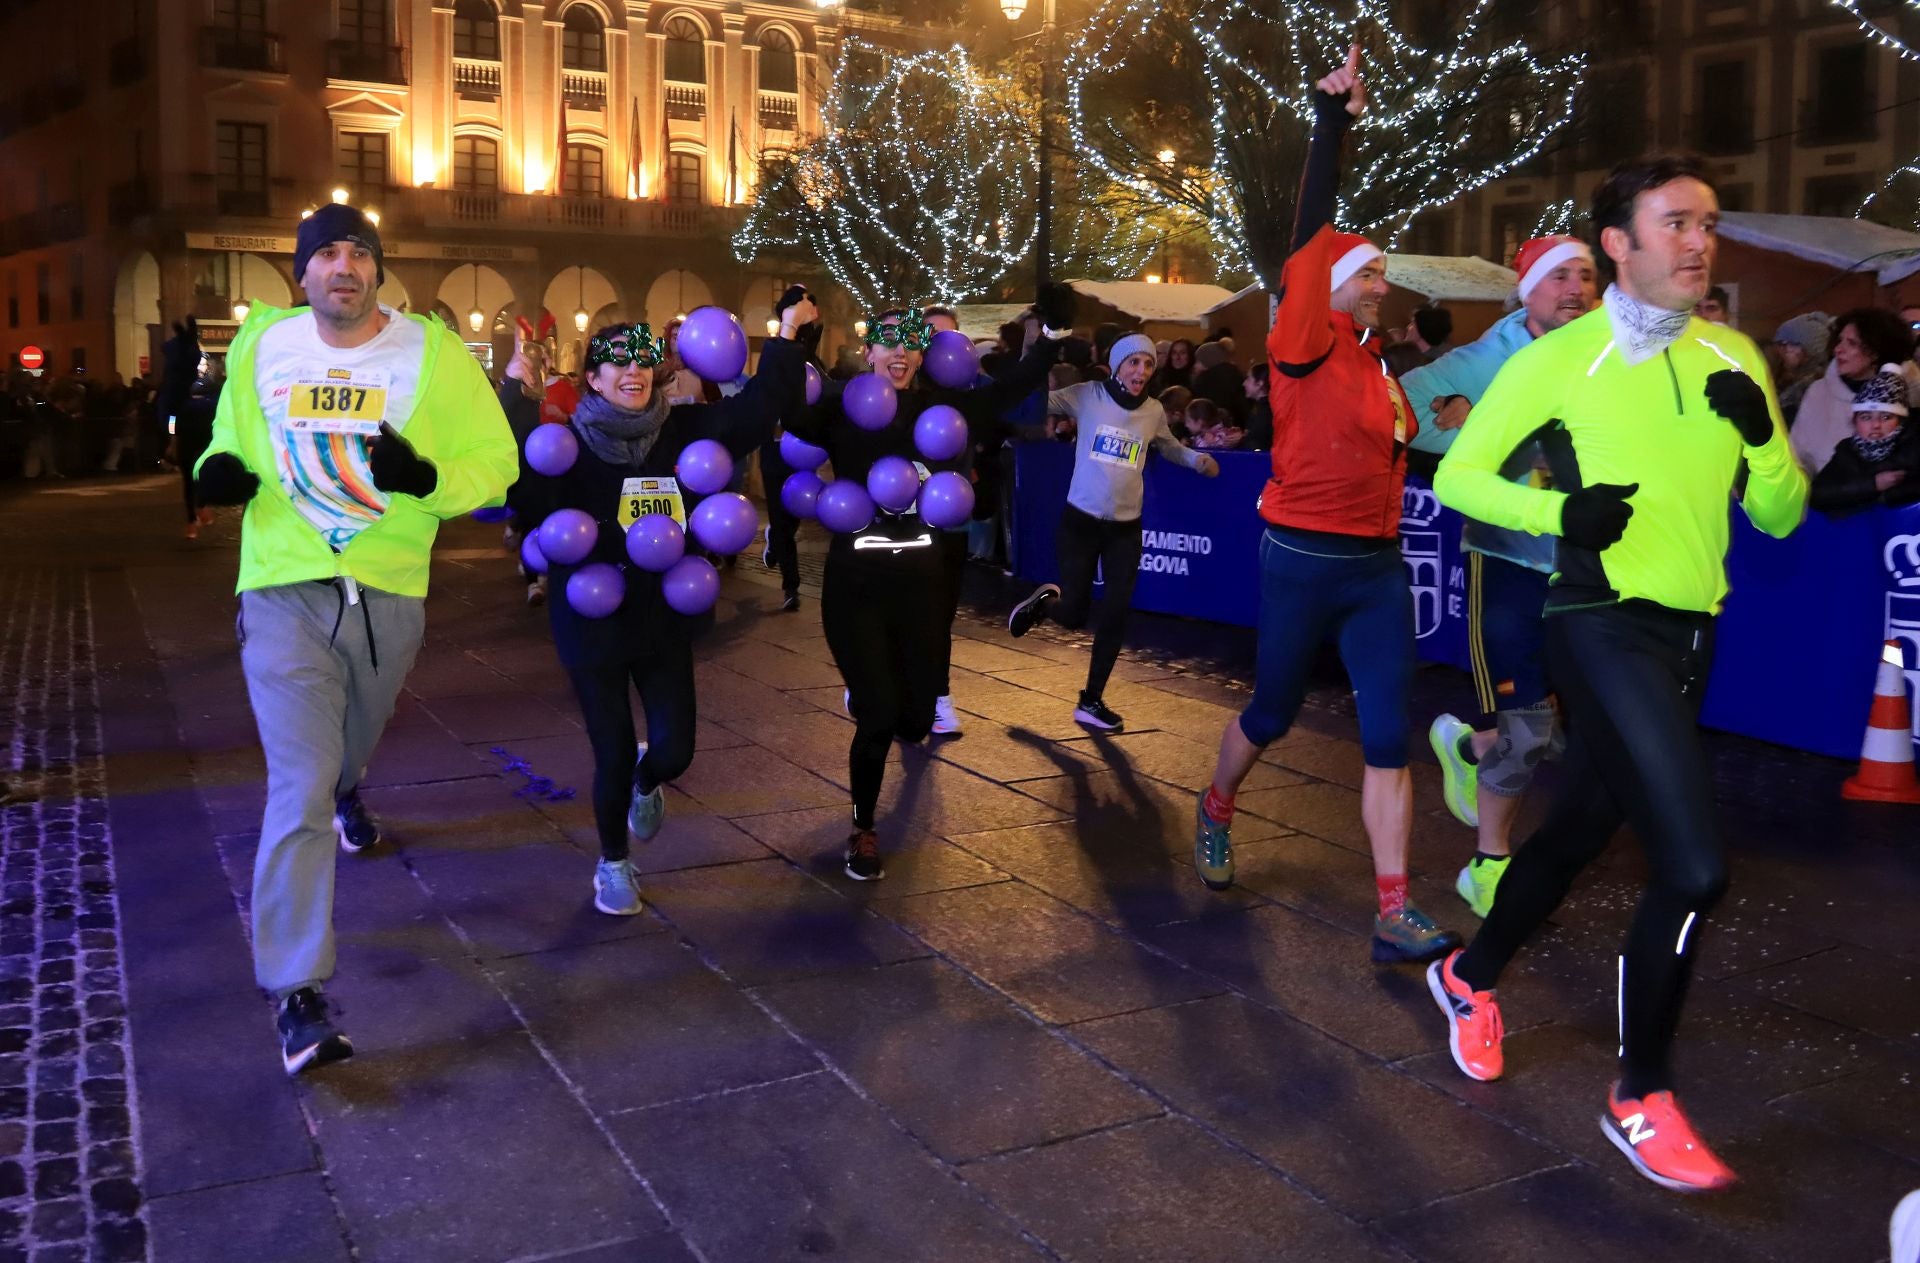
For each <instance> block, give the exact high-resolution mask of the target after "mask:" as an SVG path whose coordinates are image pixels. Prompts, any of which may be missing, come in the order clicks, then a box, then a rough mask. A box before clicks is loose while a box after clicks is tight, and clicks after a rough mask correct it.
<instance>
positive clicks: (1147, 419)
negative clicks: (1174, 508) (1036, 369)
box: [1047, 382, 1204, 522]
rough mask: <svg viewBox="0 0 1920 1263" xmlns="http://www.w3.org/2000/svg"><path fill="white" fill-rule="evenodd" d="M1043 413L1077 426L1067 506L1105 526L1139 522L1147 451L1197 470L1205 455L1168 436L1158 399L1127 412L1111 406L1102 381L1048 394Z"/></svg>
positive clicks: (1162, 410)
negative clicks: (1066, 418) (1077, 436)
mask: <svg viewBox="0 0 1920 1263" xmlns="http://www.w3.org/2000/svg"><path fill="white" fill-rule="evenodd" d="M1047 415H1048V416H1054V417H1072V418H1073V419H1074V420H1075V421H1076V422H1078V423H1079V430H1080V433H1079V438H1078V439H1077V440H1076V441H1075V449H1074V453H1073V483H1072V484H1071V485H1070V486H1069V487H1068V488H1067V503H1068V504H1071V505H1072V506H1073V507H1074V508H1076V509H1078V510H1080V511H1081V512H1082V513H1087V514H1090V515H1092V516H1094V517H1097V518H1104V519H1105V520H1107V521H1109V522H1134V521H1138V520H1139V518H1140V500H1141V493H1142V484H1143V476H1144V472H1145V470H1146V466H1147V448H1148V447H1152V448H1153V450H1155V451H1157V452H1159V453H1160V455H1161V456H1163V457H1165V458H1166V459H1167V460H1170V461H1173V462H1175V463H1177V464H1180V465H1184V466H1186V467H1187V468H1188V469H1197V468H1199V466H1200V461H1201V459H1202V457H1203V455H1204V453H1201V452H1196V451H1193V450H1191V449H1189V448H1186V447H1183V446H1181V443H1180V440H1179V439H1176V438H1175V437H1173V431H1171V430H1169V429H1168V428H1167V412H1166V409H1164V408H1162V407H1161V406H1160V401H1159V400H1157V399H1149V400H1147V401H1146V402H1145V403H1143V404H1141V405H1140V406H1139V407H1138V408H1135V409H1133V410H1132V411H1128V410H1127V409H1125V408H1122V407H1121V406H1120V405H1119V404H1117V403H1115V402H1114V400H1113V396H1112V395H1110V394H1108V393H1107V387H1106V384H1105V383H1104V382H1081V383H1080V384H1079V385H1077V386H1069V387H1067V388H1066V389H1065V390H1055V391H1051V392H1049V393H1048V395H1047Z"/></svg>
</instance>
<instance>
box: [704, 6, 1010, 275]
mask: <svg viewBox="0 0 1920 1263" xmlns="http://www.w3.org/2000/svg"><path fill="white" fill-rule="evenodd" d="M1021 114H1022V106H1021V103H1020V102H1019V100H1018V99H1017V97H1016V96H1015V94H1013V93H1012V92H1011V91H1010V89H1009V86H1008V83H1007V81H1006V80H1005V79H1003V78H1000V77H996V76H993V75H990V74H986V73H983V72H981V71H980V70H979V68H978V67H976V66H975V65H974V64H973V62H972V60H971V59H970V58H969V57H968V56H967V53H966V52H965V50H963V49H960V48H957V47H956V48H951V49H948V50H946V51H944V52H928V53H916V54H906V53H899V52H895V51H892V50H888V49H882V48H878V47H875V46H873V45H870V44H867V43H865V42H863V41H860V40H857V39H849V40H848V41H846V44H845V45H844V46H843V49H842V52H841V60H840V63H839V65H838V67H837V69H836V71H835V74H834V76H833V80H832V85H831V87H830V89H829V91H828V94H827V106H826V117H825V120H824V121H825V127H824V130H823V131H822V133H821V135H820V136H819V137H818V138H816V139H814V140H812V141H810V142H809V143H807V144H806V145H804V146H802V147H801V148H800V149H798V150H796V151H795V152H793V153H791V154H788V155H785V156H783V157H781V158H779V159H777V160H775V161H772V162H770V163H768V164H767V166H766V168H765V170H764V173H763V177H762V180H761V185H760V188H759V190H758V191H757V193H756V196H755V198H754V202H753V205H752V206H751V207H750V209H749V210H748V214H747V219H746V222H745V223H744V224H743V225H742V226H741V228H740V230H739V232H738V233H736V234H735V236H734V239H733V250H734V254H735V256H736V257H738V258H739V259H740V260H741V261H742V262H751V261H752V260H754V259H756V258H759V257H761V256H763V255H765V254H768V253H770V252H792V253H794V254H797V255H798V256H800V257H803V258H806V259H817V260H818V261H819V262H820V263H821V264H822V265H824V266H825V267H826V269H827V271H828V272H829V273H830V274H831V275H832V276H833V278H834V280H836V281H838V282H839V283H840V284H841V285H842V286H844V287H845V288H846V289H847V291H848V292H849V293H851V294H852V295H853V296H854V298H855V299H856V300H857V301H858V302H859V303H861V304H862V305H863V306H865V307H866V308H867V309H868V310H870V311H872V310H878V309H879V308H881V307H885V306H893V305H896V304H905V303H926V302H941V303H954V302H959V301H961V300H963V299H965V298H968V297H971V296H972V295H975V294H979V293H981V292H982V291H984V290H985V289H987V288H988V287H989V286H990V285H992V284H993V283H994V282H995V281H997V280H999V279H1000V278H1001V277H1002V276H1003V275H1005V274H1006V272H1007V271H1008V270H1009V269H1010V268H1012V267H1013V266H1014V265H1015V264H1017V263H1018V262H1019V261H1020V260H1021V258H1022V257H1023V256H1024V255H1025V254H1026V251H1027V247H1028V244H1029V243H1030V242H1031V241H1032V240H1033V232H1034V206H1033V194H1032V189H1033V185H1034V181H1035V176H1036V168H1035V165H1034V154H1033V150H1032V148H1031V146H1030V145H1028V144H1027V143H1026V142H1025V139H1024V127H1023V124H1022V121H1021Z"/></svg>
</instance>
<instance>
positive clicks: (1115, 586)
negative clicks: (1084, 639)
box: [1047, 505, 1140, 697]
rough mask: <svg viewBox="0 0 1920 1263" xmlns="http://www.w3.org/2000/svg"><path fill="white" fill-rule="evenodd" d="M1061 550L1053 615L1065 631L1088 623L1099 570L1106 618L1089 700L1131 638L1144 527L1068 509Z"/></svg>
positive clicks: (1096, 633)
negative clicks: (1130, 621) (1129, 625)
mask: <svg viewBox="0 0 1920 1263" xmlns="http://www.w3.org/2000/svg"><path fill="white" fill-rule="evenodd" d="M1058 548H1059V556H1060V600H1059V601H1058V602H1056V603H1055V604H1054V606H1053V608H1052V609H1050V610H1048V611H1047V616H1048V617H1049V618H1051V619H1052V620H1053V621H1054V622H1056V623H1058V624H1059V625H1060V626H1062V627H1066V628H1070V629H1073V630H1078V629H1080V628H1082V627H1085V626H1086V625H1087V619H1088V616H1089V614H1090V613H1091V611H1092V605H1093V578H1094V573H1095V567H1096V566H1098V567H1099V575H1100V578H1101V583H1102V589H1103V590H1102V594H1101V597H1100V616H1099V618H1098V619H1097V620H1096V621H1095V622H1094V625H1093V660H1092V661H1091V662H1089V663H1088V664H1087V696H1088V697H1099V696H1100V695H1101V694H1103V693H1104V692H1105V691H1106V688H1107V679H1108V677H1109V676H1111V675H1112V674H1113V664H1114V663H1115V662H1117V661H1119V659H1120V647H1121V645H1122V644H1124V643H1125V642H1126V638H1127V616H1128V615H1129V614H1131V613H1132V612H1133V585H1134V582H1135V581H1136V580H1138V579H1139V577H1140V523H1139V521H1138V520H1135V521H1132V522H1110V521H1108V520H1107V519H1105V518H1097V517H1094V516H1093V515H1092V514H1091V513H1083V512H1081V511H1080V510H1079V509H1076V508H1074V507H1073V506H1072V505H1068V506H1067V508H1066V511H1065V512H1064V513H1062V514H1061V515H1060V534H1059V536H1058Z"/></svg>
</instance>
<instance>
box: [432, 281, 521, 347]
mask: <svg viewBox="0 0 1920 1263" xmlns="http://www.w3.org/2000/svg"><path fill="white" fill-rule="evenodd" d="M435 301H437V302H440V303H443V304H445V305H446V307H447V309H448V310H450V311H452V312H455V313H457V315H458V320H457V321H456V322H455V324H454V328H455V329H457V330H458V331H459V333H460V336H461V337H462V338H465V339H467V340H468V341H480V340H482V339H484V338H486V337H488V336H490V331H491V330H492V328H493V325H494V321H495V320H496V319H497V318H498V316H499V315H500V313H501V312H503V311H505V310H506V309H507V308H509V307H511V306H512V305H513V286H511V285H509V284H508V283H507V278H506V277H504V276H502V275H500V273H499V272H497V271H495V270H494V269H493V268H491V267H488V266H487V265H486V264H484V263H462V264H461V265H460V266H459V267H457V268H454V269H453V270H452V271H450V272H448V273H447V275H446V277H445V278H444V279H442V280H441V282H440V290H439V292H438V294H436V295H435ZM475 311H478V312H479V313H480V327H479V328H478V329H477V330H476V329H475V328H474V321H473V313H474V312H475Z"/></svg>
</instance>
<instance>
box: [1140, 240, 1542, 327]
mask: <svg viewBox="0 0 1920 1263" xmlns="http://www.w3.org/2000/svg"><path fill="white" fill-rule="evenodd" d="M1387 280H1389V281H1391V282H1392V283H1393V284H1395V285H1397V286H1399V287H1400V288H1401V289H1404V290H1409V291H1411V292H1412V293H1415V294H1420V295H1422V296H1424V297H1426V298H1428V299H1431V300H1432V301H1434V302H1448V301H1451V302H1488V303H1498V302H1505V301H1506V298H1507V295H1509V294H1511V293H1512V292H1513V287H1514V285H1515V284H1516V283H1518V278H1517V277H1516V276H1514V274H1513V271H1512V270H1511V269H1510V268H1503V267H1501V266H1500V265H1499V264H1498V263H1489V262H1487V261H1486V260H1485V259H1481V258H1476V257H1474V256H1472V255H1468V256H1466V257H1464V258H1456V257H1454V256H1451V255H1441V254H1389V255H1388V256H1387ZM1155 288H1156V289H1157V288H1159V287H1158V286H1155ZM1260 288H1261V286H1260V284H1259V282H1257V281H1256V282H1254V283H1253V284H1252V285H1249V286H1247V287H1246V288H1245V289H1243V290H1241V291H1240V292H1239V293H1237V294H1231V295H1229V296H1228V297H1226V298H1225V299H1223V300H1221V301H1220V302H1218V303H1215V304H1214V305H1213V306H1212V307H1210V308H1208V309H1207V311H1206V312H1205V313H1203V314H1205V315H1213V314H1214V313H1216V312H1218V311H1220V310H1221V309H1222V308H1224V307H1227V306H1230V305H1232V304H1233V303H1236V302H1239V301H1240V300H1241V299H1243V298H1245V297H1246V296H1247V295H1249V294H1252V293H1255V292H1257V291H1258V290H1259V289H1260Z"/></svg>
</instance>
